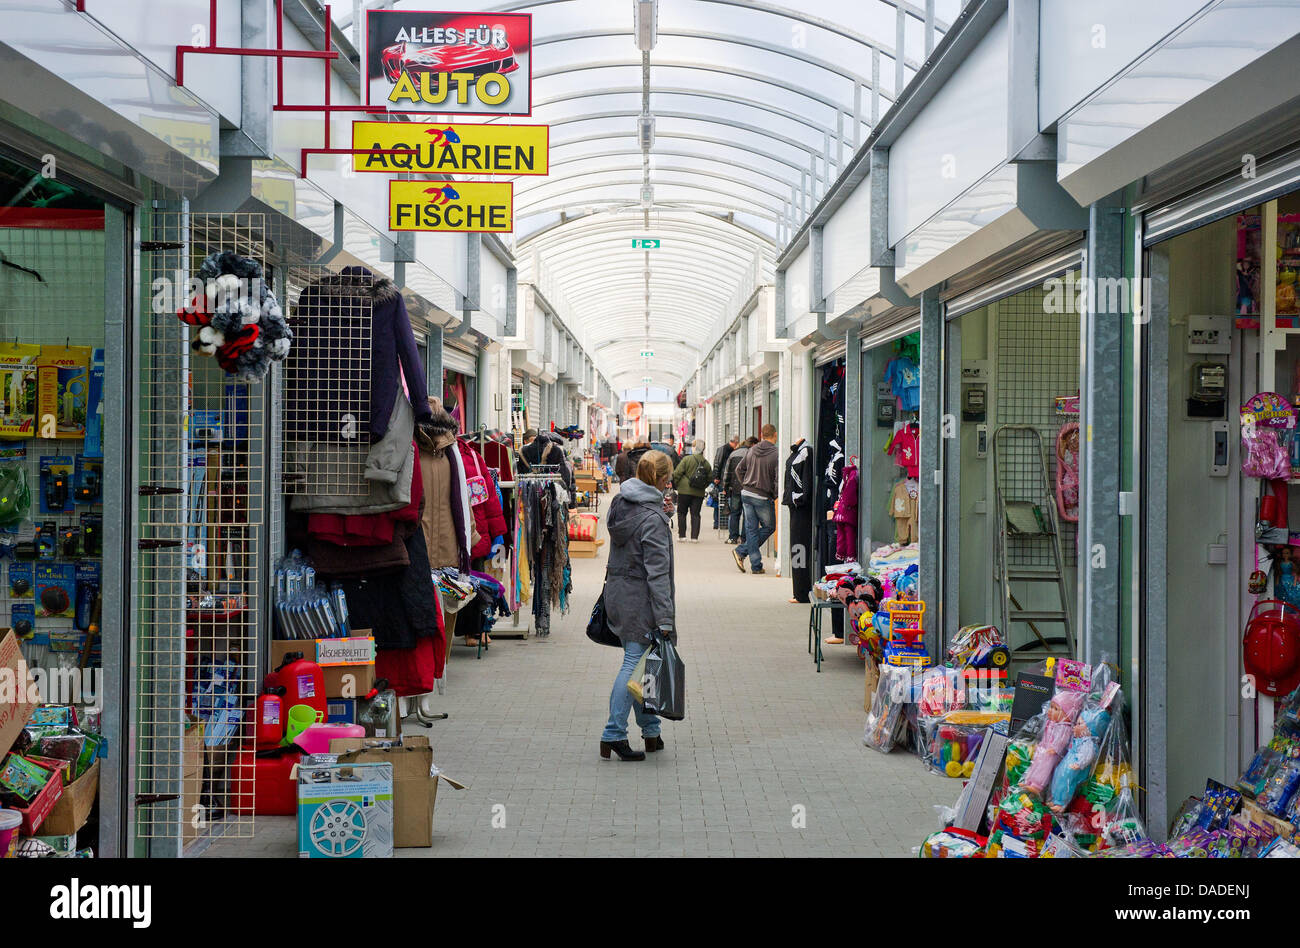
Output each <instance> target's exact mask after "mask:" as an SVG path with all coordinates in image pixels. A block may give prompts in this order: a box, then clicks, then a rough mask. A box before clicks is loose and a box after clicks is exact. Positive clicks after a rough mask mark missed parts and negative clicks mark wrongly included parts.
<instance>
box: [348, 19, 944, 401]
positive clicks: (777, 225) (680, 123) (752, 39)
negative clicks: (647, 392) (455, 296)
mask: <svg viewBox="0 0 1300 948" xmlns="http://www.w3.org/2000/svg"><path fill="white" fill-rule="evenodd" d="M962 5H963V3H962V0H798V2H797V3H796V2H795V0H653V2H652V0H456V2H454V3H451V4H433V3H430V2H429V0H369V2H366V3H365V4H364V5H362V4H348V3H346V0H344V2H336V4H335V17H336V20H337V21H338V22H339V24H340V25H341V26H344V27H349V26H351V24H352V20H353V17H354V12H353V11H351V10H348V9H346V8H347V7H349V6H353V7H355V8H357V9H360V8H362V6H364V7H365V8H372V9H379V8H389V9H399V10H400V9H409V10H420V9H431V8H440V7H447V6H454V7H455V8H456V9H458V10H463V11H468V12H482V13H485V14H487V13H492V12H527V13H531V14H532V15H533V43H534V46H533V62H532V69H533V93H532V94H533V114H532V116H531V117H530V118H516V119H508V118H503V119H501V120H500V121H502V122H510V121H518V122H532V123H545V124H547V125H550V126H551V165H550V175H549V176H548V177H520V178H516V179H515V232H514V235H513V244H514V251H515V254H516V256H517V258H518V261H519V277H520V280H521V281H533V282H538V283H542V281H543V279H544V280H545V281H546V285H551V286H555V287H558V288H559V290H560V291H561V292H560V294H559V295H562V297H563V299H564V300H565V301H566V305H567V307H568V309H569V311H568V312H563V313H561V314H560V315H561V317H562V318H563V319H565V320H566V321H567V322H568V323H569V326H570V329H571V330H572V331H573V332H574V333H575V334H577V335H579V336H580V337H582V338H584V339H585V341H586V345H587V347H588V349H589V351H590V354H591V355H592V357H593V359H594V360H595V362H596V366H597V369H598V370H599V371H600V372H601V373H603V374H604V375H605V377H606V378H607V379H608V380H609V381H610V383H611V384H612V385H613V387H614V388H615V389H616V390H618V389H623V388H629V387H640V386H641V385H642V384H643V380H644V379H645V378H646V377H650V378H651V379H652V380H653V381H652V383H651V384H653V385H657V386H664V387H667V388H669V389H672V390H674V391H675V390H677V389H679V388H680V387H681V386H682V385H683V384H684V383H685V381H686V380H687V379H688V378H689V377H690V376H691V375H692V374H693V373H694V371H695V369H696V368H697V367H698V365H699V364H700V359H701V357H702V356H704V355H706V354H707V353H706V352H705V351H704V350H705V348H706V347H708V346H709V345H710V344H711V343H712V342H713V341H714V335H715V334H716V331H717V328H718V326H719V324H720V323H721V322H723V321H724V314H725V316H726V317H731V316H735V315H736V313H735V312H729V311H728V308H729V307H732V306H734V305H735V303H736V302H737V298H738V297H741V296H746V295H748V294H747V293H746V292H745V291H746V290H747V289H748V287H747V286H745V285H744V284H746V283H749V282H752V280H753V279H754V276H755V274H757V275H758V277H759V279H760V280H770V279H771V275H772V263H773V260H774V258H775V255H776V253H777V251H778V249H779V247H780V246H781V245H783V244H784V243H785V241H786V240H787V239H788V238H789V236H790V235H791V234H792V233H793V232H794V230H795V229H797V228H798V226H799V224H800V223H801V222H802V220H803V218H804V216H805V215H806V212H807V211H808V210H809V209H811V207H812V206H813V204H814V203H815V202H816V201H817V200H818V199H819V198H820V197H821V195H822V194H824V193H825V191H826V189H827V187H828V186H829V184H830V182H832V181H833V180H834V179H835V177H836V175H837V174H838V172H839V170H840V169H841V168H843V166H844V164H845V162H847V160H848V159H849V158H850V157H851V156H852V154H853V152H854V150H855V148H856V146H857V145H858V144H859V143H860V142H861V141H862V140H863V139H865V137H866V136H867V134H868V133H869V131H870V128H871V125H872V123H873V122H874V121H875V119H877V118H878V117H879V116H880V115H882V114H883V113H884V112H885V111H886V110H887V109H888V108H889V105H890V104H891V103H892V102H893V99H894V96H895V94H896V92H897V90H898V89H900V88H901V87H902V85H905V84H906V82H907V81H908V80H910V78H911V76H912V75H913V74H914V72H915V71H916V70H917V69H918V68H919V67H920V65H921V64H922V63H923V62H924V60H925V58H926V56H927V55H928V53H929V51H930V50H931V49H932V48H933V45H934V44H935V43H937V42H938V39H939V38H940V37H941V36H942V34H943V32H944V30H945V29H946V28H947V25H948V24H949V23H951V22H952V21H953V19H955V18H956V16H957V15H958V13H959V12H960V10H961V7H962ZM639 7H640V8H644V7H653V8H654V16H655V21H656V23H657V38H656V40H655V42H654V43H653V46H652V47H651V48H650V49H648V50H646V49H642V48H641V46H642V45H645V44H639V43H638V39H637V30H636V23H637V17H638V12H637V11H638V8H639ZM341 8H342V9H341ZM900 48H901V51H902V53H901V62H900V60H899V57H898V56H896V54H895V50H896V49H900ZM647 115H648V116H653V135H652V136H645V135H643V134H639V126H640V125H641V124H642V123H643V122H644V121H645V120H644V119H643V116H647ZM638 237H651V238H658V239H659V240H660V241H661V242H662V243H661V246H660V247H659V248H658V249H655V250H649V251H643V250H639V249H637V250H634V249H633V246H632V239H633V238H638ZM643 351H653V352H654V357H653V358H651V359H644V358H642V356H641V353H642V352H643Z"/></svg>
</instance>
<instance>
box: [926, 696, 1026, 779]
mask: <svg viewBox="0 0 1300 948" xmlns="http://www.w3.org/2000/svg"><path fill="white" fill-rule="evenodd" d="M1009 718H1010V715H1001V714H987V713H985V712H982V711H951V712H949V713H948V714H945V715H944V716H943V717H939V718H924V719H922V720H923V724H922V728H923V734H924V739H923V742H922V755H921V756H922V760H923V761H924V763H925V765H926V766H927V767H929V768H930V770H932V771H934V772H935V773H937V774H942V775H944V776H946V777H970V776H971V775H972V774H973V773H974V771H975V761H976V759H977V758H978V756H979V751H980V746H981V745H982V744H983V743H984V738H985V736H986V735H987V733H988V730H989V728H991V727H993V726H995V725H997V724H999V723H1001V724H1005V722H1006V721H1007V720H1008V719H1009Z"/></svg>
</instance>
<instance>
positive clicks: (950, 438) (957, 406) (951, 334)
mask: <svg viewBox="0 0 1300 948" xmlns="http://www.w3.org/2000/svg"><path fill="white" fill-rule="evenodd" d="M944 328H945V331H946V332H947V337H948V338H947V344H946V345H945V346H944V347H943V360H944V361H943V369H944V371H943V384H944V393H943V402H944V415H943V431H941V432H940V435H941V447H942V452H943V453H942V464H943V559H942V562H943V586H942V589H943V626H942V629H943V636H944V637H943V639H941V640H940V642H939V646H940V648H943V647H946V645H947V643H948V642H949V641H951V639H952V637H953V635H954V634H955V633H956V631H957V629H958V628H959V627H960V625H961V622H960V617H961V428H960V427H959V426H958V424H957V418H958V417H959V412H960V411H961V320H959V319H954V320H953V321H952V322H950V323H947V324H946V325H945V327H944ZM936 628H938V627H937V626H936Z"/></svg>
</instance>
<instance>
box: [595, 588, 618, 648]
mask: <svg viewBox="0 0 1300 948" xmlns="http://www.w3.org/2000/svg"><path fill="white" fill-rule="evenodd" d="M587 638H589V639H591V640H592V641H593V642H595V643H596V644H597V645H609V646H611V647H613V648H622V647H623V642H622V641H621V640H620V639H619V637H618V636H617V635H615V634H614V632H613V630H612V629H610V627H609V619H608V617H607V616H606V615H605V590H604V587H602V588H601V590H600V597H599V598H598V599H597V600H596V605H594V606H592V609H591V618H590V619H589V620H588V621H587Z"/></svg>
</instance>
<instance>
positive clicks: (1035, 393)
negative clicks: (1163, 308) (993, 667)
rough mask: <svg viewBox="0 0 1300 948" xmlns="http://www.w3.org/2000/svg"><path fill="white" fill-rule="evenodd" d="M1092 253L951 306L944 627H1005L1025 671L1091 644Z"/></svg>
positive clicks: (1052, 262) (1066, 256) (1045, 265)
mask: <svg viewBox="0 0 1300 948" xmlns="http://www.w3.org/2000/svg"><path fill="white" fill-rule="evenodd" d="M1079 259H1080V251H1079V249H1078V247H1077V246H1076V247H1073V248H1069V249H1066V250H1065V251H1062V252H1060V253H1058V254H1055V255H1052V256H1050V257H1048V258H1046V259H1044V260H1042V261H1039V262H1037V263H1035V264H1032V265H1030V266H1028V267H1025V268H1019V269H1017V270H1015V271H1012V272H1011V273H1010V274H1008V275H1006V276H1004V277H1002V278H1001V279H999V280H997V281H993V282H989V283H985V284H983V285H982V286H980V287H978V288H975V289H973V290H971V291H969V292H967V293H965V294H962V295H960V296H955V297H953V298H951V299H949V300H948V301H947V302H946V305H945V317H946V320H945V347H944V360H943V365H944V369H945V371H944V378H943V388H944V392H943V395H944V408H943V411H944V414H943V421H944V424H945V425H948V426H951V429H952V430H951V432H949V431H945V432H944V433H943V435H944V436H943V437H942V438H941V439H940V444H941V446H942V447H941V450H942V455H943V456H942V464H943V474H944V481H945V490H944V494H943V504H944V506H943V511H944V513H943V524H942V529H943V540H944V550H945V555H944V557H943V562H942V583H941V586H942V589H943V596H944V602H945V606H946V607H947V608H946V615H945V621H944V627H943V631H944V633H945V636H946V639H947V640H951V639H952V638H953V636H954V635H955V634H956V632H957V630H958V629H960V628H962V627H965V626H976V625H986V624H987V625H993V626H996V628H997V629H998V631H999V633H1000V635H1001V638H1002V640H1003V642H1004V643H1005V645H1006V647H1007V648H1009V649H1010V651H1011V654H1012V656H1013V663H1015V664H1019V665H1022V666H1023V665H1027V664H1030V663H1034V662H1041V661H1043V660H1044V659H1046V658H1048V657H1052V656H1055V657H1058V658H1059V657H1066V658H1072V657H1074V656H1076V655H1077V654H1078V651H1079V640H1080V636H1079V634H1078V619H1077V615H1078V610H1077V596H1076V589H1077V587H1078V568H1079V554H1078V533H1079V531H1078V523H1079V513H1080V463H1081V462H1080V457H1081V455H1080V450H1079V448H1080V437H1079V422H1080V413H1081V405H1080V378H1081V371H1082V359H1081V347H1080V330H1081V323H1082V314H1081V313H1080V311H1079V309H1078V307H1077V306H1076V305H1075V302H1076V301H1077V299H1078V293H1077V290H1075V291H1073V292H1071V291H1069V289H1068V288H1070V287H1077V285H1078V275H1079V270H1078V262H1079ZM1120 658H1121V656H1118V655H1112V656H1109V657H1108V660H1109V661H1113V662H1118V661H1119V660H1120Z"/></svg>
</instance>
